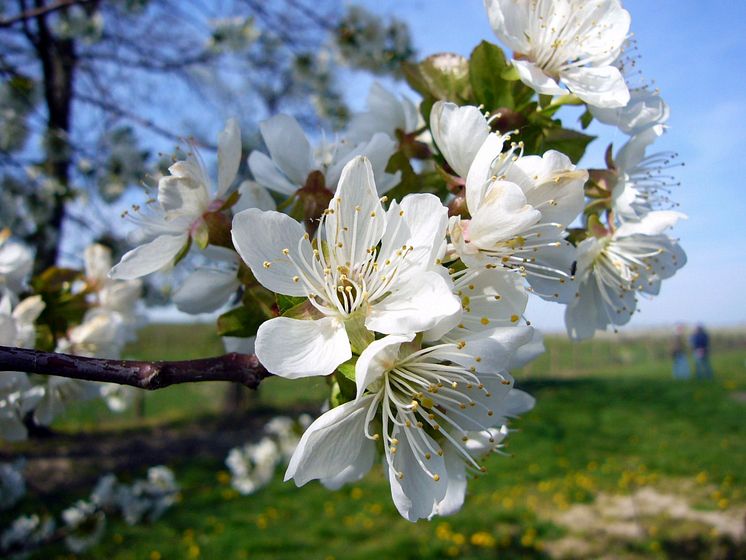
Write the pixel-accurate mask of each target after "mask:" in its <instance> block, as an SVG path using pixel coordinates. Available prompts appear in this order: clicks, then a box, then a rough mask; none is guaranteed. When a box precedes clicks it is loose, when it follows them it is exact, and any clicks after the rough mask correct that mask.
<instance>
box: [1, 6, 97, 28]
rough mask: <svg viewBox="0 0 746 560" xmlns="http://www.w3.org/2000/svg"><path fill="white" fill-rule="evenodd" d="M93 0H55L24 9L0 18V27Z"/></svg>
mask: <svg viewBox="0 0 746 560" xmlns="http://www.w3.org/2000/svg"><path fill="white" fill-rule="evenodd" d="M92 1H93V0H60V1H59V2H56V3H55V4H49V5H48V6H41V7H39V8H33V9H31V10H25V11H23V12H21V13H18V14H15V15H12V16H10V17H8V18H5V19H0V27H10V26H11V25H13V24H15V23H18V22H23V21H27V20H29V19H33V18H35V17H39V16H43V15H46V14H49V13H52V12H56V11H58V10H62V9H64V8H69V7H70V6H74V5H76V4H78V5H80V4H88V3H90V2H92Z"/></svg>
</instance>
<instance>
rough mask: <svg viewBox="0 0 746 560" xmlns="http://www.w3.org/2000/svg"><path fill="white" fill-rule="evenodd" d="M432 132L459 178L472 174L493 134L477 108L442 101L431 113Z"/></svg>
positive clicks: (436, 104) (434, 106) (437, 103)
mask: <svg viewBox="0 0 746 560" xmlns="http://www.w3.org/2000/svg"><path fill="white" fill-rule="evenodd" d="M430 129H431V132H432V135H433V140H434V141H435V143H436V145H437V146H438V149H440V151H441V153H442V154H443V157H444V158H445V159H446V161H447V162H448V165H450V166H451V168H452V169H453V170H454V171H455V172H456V174H457V175H458V176H459V177H464V178H466V176H467V175H468V173H469V167H470V166H471V164H472V162H473V161H474V158H475V157H476V155H477V152H478V151H479V148H480V147H481V146H482V144H483V143H484V141H485V140H486V139H487V135H488V134H489V133H490V126H489V124H487V119H486V118H485V117H484V115H483V114H482V113H481V111H480V110H479V109H478V108H477V107H473V106H471V105H467V106H464V107H459V106H458V105H456V104H454V103H449V102H446V101H438V102H436V103H435V105H433V108H432V111H431V112H430Z"/></svg>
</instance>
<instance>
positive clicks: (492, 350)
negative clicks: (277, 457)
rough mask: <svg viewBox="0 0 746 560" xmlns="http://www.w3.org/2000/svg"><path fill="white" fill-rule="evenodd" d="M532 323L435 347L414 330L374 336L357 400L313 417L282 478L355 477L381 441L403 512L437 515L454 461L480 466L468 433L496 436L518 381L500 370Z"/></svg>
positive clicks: (360, 371)
mask: <svg viewBox="0 0 746 560" xmlns="http://www.w3.org/2000/svg"><path fill="white" fill-rule="evenodd" d="M531 330H532V329H531V328H530V327H505V328H496V329H492V330H491V331H490V332H489V333H485V336H483V337H481V338H475V339H472V340H469V341H460V342H458V343H441V344H435V345H433V346H429V347H420V345H419V344H417V343H415V342H413V339H414V335H413V334H408V335H388V336H386V337H384V338H382V339H379V340H376V341H374V342H372V343H371V344H370V345H369V346H368V347H367V348H366V349H365V351H363V353H362V354H361V355H360V358H359V359H358V361H357V363H356V366H355V382H356V385H357V397H356V399H355V400H354V401H351V402H348V403H345V404H342V405H340V406H338V407H336V408H333V409H332V410H330V411H328V412H326V413H324V414H323V415H322V416H321V417H319V418H318V419H317V420H316V421H315V422H314V423H313V424H311V426H310V427H309V428H308V430H306V432H305V433H304V434H303V437H302V438H301V441H300V443H299V444H298V448H297V449H296V451H295V453H294V454H293V457H292V458H291V460H290V464H289V466H288V470H287V472H286V474H285V480H289V479H291V478H292V479H294V480H295V483H296V484H297V485H298V486H302V485H304V484H306V483H307V482H308V481H310V480H313V479H320V480H321V481H322V482H323V483H324V484H325V485H327V486H328V487H330V488H337V487H339V486H341V485H342V484H344V483H348V482H352V481H354V480H358V479H360V478H361V477H362V476H364V475H365V473H367V472H368V470H370V468H371V466H372V464H373V462H374V460H375V456H376V442H378V441H380V442H381V443H382V444H383V453H384V457H385V463H386V465H387V469H388V476H389V482H390V485H391V494H392V498H393V500H394V504H395V505H396V507H397V509H398V510H399V513H400V514H401V515H402V516H403V517H405V518H406V519H408V520H410V521H416V520H417V519H421V518H428V517H430V516H432V515H433V514H436V513H437V512H438V507H439V504H441V503H443V502H444V500H445V499H446V496H447V493H448V490H449V487H450V486H451V485H452V484H453V482H452V481H450V480H449V474H450V473H451V472H453V473H454V477H460V476H462V475H463V473H462V472H461V470H460V469H459V467H456V466H455V465H453V462H454V461H460V462H461V463H462V464H463V470H465V469H467V468H470V469H472V470H473V471H474V472H477V473H478V472H482V471H484V467H483V466H482V465H481V464H480V463H479V462H478V460H479V459H480V458H481V454H477V455H476V456H475V455H474V454H472V453H471V452H470V450H469V448H468V443H469V439H470V434H471V433H472V432H475V431H476V432H481V433H483V434H485V437H487V439H488V440H489V439H494V438H493V437H492V434H491V432H489V430H490V428H493V427H495V426H499V425H500V424H501V423H502V422H503V421H504V420H505V416H506V415H508V414H509V411H508V410H507V409H506V408H504V403H505V399H506V397H507V395H508V394H509V393H510V390H511V387H512V385H513V380H512V378H511V377H510V375H508V373H507V372H505V371H504V370H505V367H506V366H507V364H508V363H509V360H510V357H511V355H512V354H513V352H514V351H515V350H516V349H517V348H518V347H520V346H521V345H522V344H524V343H526V342H528V341H529V340H530V338H531ZM493 443H494V442H493ZM455 492H456V493H458V492H457V491H455ZM460 496H461V501H462V502H463V492H460ZM451 499H452V501H456V498H453V497H452V498H451ZM459 506H460V504H459ZM447 509H449V510H450V509H452V507H451V506H449V507H448V508H447Z"/></svg>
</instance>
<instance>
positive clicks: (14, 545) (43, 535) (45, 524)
mask: <svg viewBox="0 0 746 560" xmlns="http://www.w3.org/2000/svg"><path fill="white" fill-rule="evenodd" d="M53 531H54V521H53V520H52V519H45V520H44V521H42V520H41V519H40V518H39V516H38V515H22V516H21V517H18V518H17V519H15V520H14V521H13V523H11V524H10V526H9V527H8V528H7V529H5V530H4V531H3V532H2V534H0V552H3V553H5V552H13V553H14V555H15V556H14V557H16V558H23V556H24V553H25V552H27V551H31V550H33V549H34V547H35V546H37V545H38V544H39V543H43V542H44V541H45V540H46V539H47V538H49V536H50V535H51V534H52V532H53Z"/></svg>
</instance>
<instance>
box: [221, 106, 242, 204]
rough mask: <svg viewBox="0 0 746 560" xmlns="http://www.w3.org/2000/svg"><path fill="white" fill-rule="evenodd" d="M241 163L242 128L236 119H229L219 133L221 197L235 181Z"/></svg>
mask: <svg viewBox="0 0 746 560" xmlns="http://www.w3.org/2000/svg"><path fill="white" fill-rule="evenodd" d="M240 164H241V129H240V128H239V127H238V122H237V121H236V119H228V122H227V123H225V128H224V129H223V131H222V132H221V133H220V134H219V135H218V192H217V193H216V197H217V198H220V197H221V196H223V195H224V194H225V193H226V192H228V188H229V187H230V186H231V183H233V179H235V178H236V173H238V166H239V165H240Z"/></svg>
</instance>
